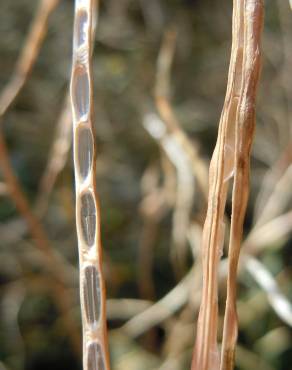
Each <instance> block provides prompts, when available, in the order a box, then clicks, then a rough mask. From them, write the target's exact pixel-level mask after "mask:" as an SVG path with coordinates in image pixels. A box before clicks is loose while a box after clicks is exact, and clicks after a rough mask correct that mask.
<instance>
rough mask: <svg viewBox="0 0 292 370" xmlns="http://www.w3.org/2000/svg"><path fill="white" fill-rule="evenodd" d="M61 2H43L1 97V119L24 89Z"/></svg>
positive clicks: (46, 0)
mask: <svg viewBox="0 0 292 370" xmlns="http://www.w3.org/2000/svg"><path fill="white" fill-rule="evenodd" d="M58 2H59V0H41V1H40V4H39V7H38V10H37V13H36V15H35V18H34V20H33V22H32V24H31V26H30V31H29V34H28V36H27V38H26V41H25V43H24V47H23V49H22V52H21V54H20V56H19V58H18V61H17V63H16V66H15V70H14V73H13V75H12V78H11V79H10V81H9V82H8V84H7V85H6V87H5V88H4V90H3V91H2V93H1V95H0V119H1V118H2V116H3V115H4V114H5V113H6V111H7V110H8V108H9V107H10V106H11V104H12V103H13V101H14V100H15V98H16V97H17V95H18V94H19V92H20V90H21V89H22V87H23V85H24V84H25V81H26V80H27V78H28V76H29V73H30V72H31V70H32V68H33V66H34V63H35V61H36V59H37V56H38V53H39V50H40V47H41V45H42V42H43V39H44V37H45V35H46V31H47V23H48V18H49V16H50V14H51V13H52V11H53V10H54V9H55V7H56V6H57V4H58Z"/></svg>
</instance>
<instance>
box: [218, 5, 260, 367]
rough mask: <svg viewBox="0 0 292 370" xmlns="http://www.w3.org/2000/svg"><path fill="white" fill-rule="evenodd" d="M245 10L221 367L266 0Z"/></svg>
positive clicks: (232, 335) (228, 356) (227, 342)
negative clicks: (264, 2)
mask: <svg viewBox="0 0 292 370" xmlns="http://www.w3.org/2000/svg"><path fill="white" fill-rule="evenodd" d="M243 12H244V13H243V24H244V28H243V31H244V48H243V72H242V86H241V91H240V98H239V99H240V100H239V109H238V112H237V117H236V135H235V136H236V138H235V163H234V182H233V191H232V217H231V230H230V240H229V255H228V262H229V266H228V278H227V299H226V309H225V317H224V330H223V342H222V358H221V370H232V369H233V368H234V353H235V346H236V340H237V332H238V322H237V312H236V278H237V266H238V259H239V253H240V244H241V239H242V231H243V222H244V217H245V212H246V207H247V202H248V193H249V171H250V169H249V166H250V151H251V145H252V140H253V136H254V130H255V101H256V93H257V85H258V81H259V75H260V66H261V54H260V40H261V32H262V27H263V1H262V0H245V1H244V10H243Z"/></svg>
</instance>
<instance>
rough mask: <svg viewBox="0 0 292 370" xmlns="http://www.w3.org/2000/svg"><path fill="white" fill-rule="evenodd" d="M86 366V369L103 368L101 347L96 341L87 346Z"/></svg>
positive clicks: (101, 369)
mask: <svg viewBox="0 0 292 370" xmlns="http://www.w3.org/2000/svg"><path fill="white" fill-rule="evenodd" d="M87 368H88V370H105V366H104V362H103V357H102V353H101V348H100V345H99V344H98V343H96V342H92V343H90V344H89V346H88V353H87Z"/></svg>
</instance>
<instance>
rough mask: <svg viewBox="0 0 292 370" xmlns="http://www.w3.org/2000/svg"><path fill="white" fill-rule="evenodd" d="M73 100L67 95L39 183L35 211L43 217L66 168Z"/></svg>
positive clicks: (70, 136)
mask: <svg viewBox="0 0 292 370" xmlns="http://www.w3.org/2000/svg"><path fill="white" fill-rule="evenodd" d="M71 121H72V115H71V102H70V99H69V96H68V95H67V96H66V99H65V103H64V107H63V109H62V112H61V115H60V118H59V120H58V122H57V128H56V134H55V138H54V142H53V145H52V149H51V152H50V155H49V158H48V162H47V165H46V168H45V171H44V173H43V176H42V178H41V181H40V185H39V192H38V196H37V199H36V204H35V211H36V213H37V214H38V215H39V216H40V217H41V216H43V215H44V213H45V211H46V209H47V205H48V202H49V198H50V194H51V192H52V190H53V187H54V184H55V182H56V180H57V177H58V174H59V173H60V172H61V171H62V169H63V168H64V166H65V164H66V161H67V157H68V153H69V149H70V147H71V141H72V123H71Z"/></svg>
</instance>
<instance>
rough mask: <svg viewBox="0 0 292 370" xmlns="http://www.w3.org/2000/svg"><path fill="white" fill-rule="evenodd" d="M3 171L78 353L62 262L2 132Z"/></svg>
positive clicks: (75, 331) (78, 348)
mask: <svg viewBox="0 0 292 370" xmlns="http://www.w3.org/2000/svg"><path fill="white" fill-rule="evenodd" d="M0 167H1V169H2V174H3V177H4V179H5V182H6V184H7V188H8V191H9V195H10V197H11V198H12V200H13V201H14V203H15V205H16V208H17V210H18V212H19V213H20V214H21V216H22V217H23V218H24V220H25V221H26V222H27V225H28V228H29V231H30V233H31V235H32V237H33V239H34V242H35V245H36V247H37V248H38V249H39V250H40V251H41V252H42V254H43V256H44V257H45V262H46V267H47V269H48V271H49V272H50V273H51V274H52V276H54V277H55V278H56V279H57V283H56V284H54V289H53V297H54V299H55V303H56V305H57V307H58V308H59V310H60V312H61V314H62V315H63V316H64V318H65V319H66V322H65V324H66V328H67V331H68V334H69V336H70V339H71V343H72V346H73V348H74V350H75V351H76V352H77V353H79V352H80V345H79V333H78V330H77V328H76V325H75V323H74V322H73V321H72V320H71V319H70V317H69V315H68V312H69V310H70V309H71V303H72V299H71V297H70V294H69V292H68V290H67V289H66V287H65V282H66V281H67V277H66V274H65V271H64V270H63V268H62V262H61V261H60V259H59V258H58V256H57V255H56V254H55V253H54V252H53V248H52V246H51V245H50V243H49V240H48V237H47V235H46V232H45V230H44V229H43V227H42V225H41V223H40V222H39V221H38V219H37V218H36V217H35V216H34V214H33V213H32V211H31V208H30V206H29V202H28V200H27V198H26V196H25V194H24V193H23V191H22V189H21V186H20V184H19V181H18V179H17V177H16V175H15V173H14V171H13V168H12V166H11V163H10V159H9V155H8V152H7V148H6V143H5V140H4V137H3V133H2V130H1V129H0Z"/></svg>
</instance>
